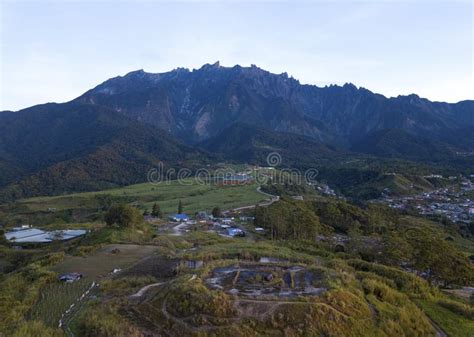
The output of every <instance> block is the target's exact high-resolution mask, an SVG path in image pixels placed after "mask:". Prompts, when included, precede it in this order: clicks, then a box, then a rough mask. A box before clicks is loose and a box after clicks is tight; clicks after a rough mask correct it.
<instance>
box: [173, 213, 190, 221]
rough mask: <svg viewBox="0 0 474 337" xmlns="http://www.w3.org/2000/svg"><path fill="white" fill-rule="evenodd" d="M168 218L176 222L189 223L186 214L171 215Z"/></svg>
mask: <svg viewBox="0 0 474 337" xmlns="http://www.w3.org/2000/svg"><path fill="white" fill-rule="evenodd" d="M168 218H169V219H170V220H171V221H175V222H184V221H189V217H188V216H187V215H186V214H171V215H170V216H169V217H168Z"/></svg>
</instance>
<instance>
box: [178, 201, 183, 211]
mask: <svg viewBox="0 0 474 337" xmlns="http://www.w3.org/2000/svg"><path fill="white" fill-rule="evenodd" d="M181 213H183V203H182V202H181V200H180V201H179V202H178V214H181Z"/></svg>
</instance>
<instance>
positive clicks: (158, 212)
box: [151, 202, 163, 218]
mask: <svg viewBox="0 0 474 337" xmlns="http://www.w3.org/2000/svg"><path fill="white" fill-rule="evenodd" d="M151 215H153V216H154V217H157V218H161V217H162V216H163V214H162V213H161V208H160V205H158V204H157V203H156V202H155V203H154V204H153V209H152V211H151Z"/></svg>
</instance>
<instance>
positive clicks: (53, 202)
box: [18, 179, 267, 214]
mask: <svg viewBox="0 0 474 337" xmlns="http://www.w3.org/2000/svg"><path fill="white" fill-rule="evenodd" d="M256 189H257V185H256V184H250V185H244V186H218V185H215V184H206V185H202V184H198V183H197V182H196V181H194V180H193V179H186V180H183V181H182V182H181V183H179V182H178V181H171V182H167V183H160V184H157V185H152V184H148V183H144V184H136V185H130V186H126V187H122V188H116V189H111V190H104V191H98V192H84V193H76V194H70V195H64V196H55V197H36V198H30V199H23V200H20V201H19V202H18V203H19V205H20V206H22V207H23V208H25V209H26V210H28V211H29V212H40V211H47V210H48V209H50V208H55V209H56V210H57V211H61V210H67V209H94V208H97V207H100V200H99V198H100V196H101V195H110V196H112V197H115V198H122V199H124V200H127V202H130V203H137V204H138V205H139V207H141V208H143V209H145V208H146V209H148V210H151V207H152V206H153V203H155V202H158V203H159V204H160V207H161V209H162V211H163V212H164V213H173V212H176V209H177V206H178V201H179V200H182V202H183V206H184V211H185V212H187V213H189V214H191V213H194V212H196V211H200V210H207V211H210V210H211V209H212V208H213V207H215V206H219V207H220V208H221V209H229V208H234V207H239V206H245V205H250V204H255V203H257V202H260V201H263V200H266V199H267V197H265V196H264V195H263V194H261V193H258V192H257V190H256Z"/></svg>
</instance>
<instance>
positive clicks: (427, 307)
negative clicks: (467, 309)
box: [417, 300, 474, 337]
mask: <svg viewBox="0 0 474 337" xmlns="http://www.w3.org/2000/svg"><path fill="white" fill-rule="evenodd" d="M417 304H418V305H419V306H420V307H421V308H422V309H423V311H424V312H425V313H426V314H427V315H428V316H429V317H430V318H431V319H432V320H433V321H434V322H435V323H436V324H437V325H438V326H439V327H440V328H441V329H442V330H443V331H444V332H445V333H446V334H447V335H448V336H450V337H473V336H474V321H472V320H470V319H468V318H465V317H462V316H460V315H457V314H456V313H454V312H452V311H451V310H449V309H447V308H443V307H442V306H440V305H439V304H437V303H436V302H433V301H429V300H424V301H417Z"/></svg>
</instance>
